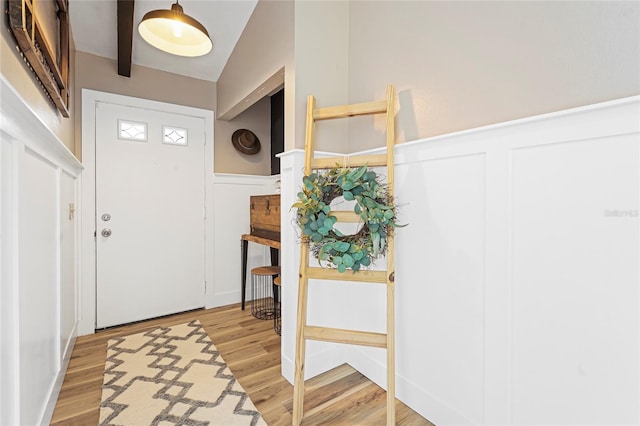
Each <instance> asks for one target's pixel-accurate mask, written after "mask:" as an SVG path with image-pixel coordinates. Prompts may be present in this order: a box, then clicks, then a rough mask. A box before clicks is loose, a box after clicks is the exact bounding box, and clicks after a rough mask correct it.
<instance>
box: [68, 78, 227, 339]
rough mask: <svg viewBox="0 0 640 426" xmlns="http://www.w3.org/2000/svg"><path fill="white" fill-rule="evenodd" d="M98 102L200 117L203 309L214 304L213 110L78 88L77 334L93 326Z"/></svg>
mask: <svg viewBox="0 0 640 426" xmlns="http://www.w3.org/2000/svg"><path fill="white" fill-rule="evenodd" d="M99 102H104V103H113V104H119V105H123V106H130V107H136V108H145V109H152V110H157V111H161V112H165V113H170V114H171V113H175V114H181V115H189V116H192V117H197V118H202V119H203V120H204V128H205V148H204V149H205V164H204V167H205V182H204V190H205V211H206V214H205V271H204V272H205V275H204V276H205V283H206V284H205V294H204V304H205V308H208V307H211V306H213V305H214V301H213V300H210V299H212V298H213V295H214V291H213V276H214V274H213V273H214V270H213V264H214V262H213V252H214V235H213V232H214V221H213V218H214V215H213V206H214V200H213V194H214V191H213V179H214V175H213V164H214V163H213V151H214V150H213V135H214V122H215V121H214V112H213V111H211V110H206V109H201V108H194V107H188V106H184V105H175V104H170V103H166V102H159V101H152V100H149V99H142V98H135V97H131V96H125V95H118V94H114V93H107V92H100V91H96V90H90V89H82V164H83V165H84V171H83V173H82V180H81V189H80V191H81V192H80V194H81V197H82V206H81V212H80V222H81V223H80V230H81V231H80V233H81V237H80V247H79V248H78V254H79V257H80V259H79V261H80V265H81V274H80V294H79V304H78V305H79V309H80V312H79V314H80V315H79V324H78V335H80V336H82V335H86V334H93V333H95V327H96V304H97V300H96V239H95V238H94V232H95V231H96V225H95V217H96V169H95V167H96V161H95V160H96V105H97V103H99Z"/></svg>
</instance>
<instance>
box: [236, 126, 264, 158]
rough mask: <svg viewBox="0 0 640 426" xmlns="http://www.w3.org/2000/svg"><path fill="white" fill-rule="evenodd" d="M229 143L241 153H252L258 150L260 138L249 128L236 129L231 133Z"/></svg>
mask: <svg viewBox="0 0 640 426" xmlns="http://www.w3.org/2000/svg"><path fill="white" fill-rule="evenodd" d="M231 143H233V146H234V147H235V148H236V149H237V150H238V151H240V152H241V153H243V154H247V155H253V154H257V153H258V152H260V140H259V139H258V137H257V136H256V135H255V134H254V133H253V132H252V131H251V130H247V129H238V130H236V131H235V132H233V135H231Z"/></svg>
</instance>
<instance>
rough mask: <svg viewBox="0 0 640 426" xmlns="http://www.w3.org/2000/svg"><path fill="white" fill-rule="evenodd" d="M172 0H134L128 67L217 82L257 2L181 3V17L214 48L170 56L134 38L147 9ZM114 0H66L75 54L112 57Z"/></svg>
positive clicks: (201, 0)
mask: <svg viewBox="0 0 640 426" xmlns="http://www.w3.org/2000/svg"><path fill="white" fill-rule="evenodd" d="M172 3H175V0H135V6H134V23H133V25H134V31H133V32H134V36H133V55H132V63H133V64H136V65H142V66H145V67H149V68H155V69H159V70H163V71H168V72H172V73H175V74H182V75H186V76H189V77H194V78H199V79H202V80H210V81H217V80H218V78H219V77H220V74H221V73H222V70H223V69H224V66H225V64H226V63H227V59H228V58H229V56H230V55H231V53H232V52H233V48H234V47H235V45H236V43H237V42H238V39H239V38H240V35H241V34H242V31H243V30H244V27H245V26H246V24H247V22H248V20H249V17H250V16H251V13H252V12H253V9H254V8H255V6H256V4H257V0H225V1H221V0H180V5H181V6H182V7H183V8H184V13H186V14H187V15H189V16H191V17H192V18H195V19H196V20H198V21H199V22H200V23H201V24H202V25H204V27H205V28H206V29H207V31H209V36H210V37H211V40H212V41H213V49H212V50H211V52H209V53H208V54H207V55H205V56H201V57H198V58H185V57H181V56H174V55H171V54H168V53H165V52H163V51H160V50H158V49H156V48H155V47H152V46H150V45H149V44H147V42H145V41H144V40H143V39H142V37H140V35H139V34H138V30H137V28H138V24H139V23H140V20H141V19H142V17H143V16H144V14H145V13H147V12H148V11H150V10H155V9H170V8H171V4H172ZM116 9H117V1H116V0H70V1H69V15H70V17H71V29H72V32H73V39H74V42H75V46H76V50H80V51H83V52H88V53H92V54H94V55H98V56H104V57H107V58H112V59H117V57H118V49H117V41H118V31H117V16H116Z"/></svg>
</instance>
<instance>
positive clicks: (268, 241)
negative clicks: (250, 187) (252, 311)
mask: <svg viewBox="0 0 640 426" xmlns="http://www.w3.org/2000/svg"><path fill="white" fill-rule="evenodd" d="M250 208H251V233H250V234H243V235H242V236H241V237H240V256H241V259H242V262H241V268H242V271H241V273H242V289H241V290H242V291H241V293H242V310H244V306H245V299H246V294H247V249H248V246H249V241H251V242H254V243H258V244H262V245H265V246H267V247H269V248H270V249H271V265H272V266H277V265H278V262H279V261H278V258H279V254H280V194H273V195H254V196H252V197H251V202H250Z"/></svg>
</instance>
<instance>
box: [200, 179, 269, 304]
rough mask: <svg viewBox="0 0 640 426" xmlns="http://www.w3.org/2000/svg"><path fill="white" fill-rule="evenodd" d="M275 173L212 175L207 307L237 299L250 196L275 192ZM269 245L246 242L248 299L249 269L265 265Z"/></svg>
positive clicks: (248, 290)
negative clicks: (210, 284) (211, 249)
mask: <svg viewBox="0 0 640 426" xmlns="http://www.w3.org/2000/svg"><path fill="white" fill-rule="evenodd" d="M278 178H279V176H251V175H233V174H221V173H219V174H216V175H214V185H213V188H214V194H213V197H214V200H215V205H216V208H215V209H214V224H215V225H214V226H215V228H214V234H213V235H214V240H215V241H214V243H215V248H214V253H215V255H214V258H213V259H209V260H208V261H210V262H214V283H213V289H214V290H213V294H211V295H209V294H207V307H215V306H224V305H229V304H232V303H238V302H240V300H241V293H240V290H241V289H240V287H241V277H242V275H241V273H240V271H241V266H240V265H241V256H240V236H241V235H242V234H248V233H249V232H250V229H249V213H250V211H249V200H250V197H251V196H252V195H265V194H274V193H275V189H276V186H275V182H276V180H277V179H278ZM270 262H271V255H270V251H269V248H268V247H266V246H262V245H260V244H255V243H249V246H248V255H247V271H248V272H247V300H251V299H252V297H251V293H250V290H251V268H254V267H256V266H264V265H269V264H270Z"/></svg>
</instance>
